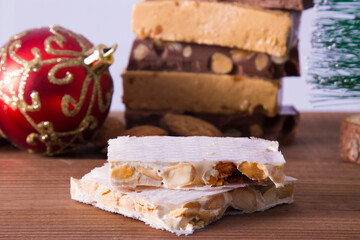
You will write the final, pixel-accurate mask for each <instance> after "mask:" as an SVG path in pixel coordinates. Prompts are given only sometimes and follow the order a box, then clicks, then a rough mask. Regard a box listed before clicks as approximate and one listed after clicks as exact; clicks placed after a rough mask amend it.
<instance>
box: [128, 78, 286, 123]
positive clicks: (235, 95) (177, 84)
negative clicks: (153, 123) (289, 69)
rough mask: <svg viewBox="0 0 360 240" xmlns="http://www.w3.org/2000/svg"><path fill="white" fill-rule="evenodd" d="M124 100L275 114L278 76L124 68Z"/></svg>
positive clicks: (138, 105) (146, 106) (140, 105)
mask: <svg viewBox="0 0 360 240" xmlns="http://www.w3.org/2000/svg"><path fill="white" fill-rule="evenodd" d="M122 78H123V88H124V95H123V102H124V103H125V105H126V106H127V107H129V108H132V109H142V110H169V109H170V110H179V111H191V112H199V113H201V112H204V113H225V114H232V113H244V114H248V115H252V114H253V113H255V112H256V113H262V114H265V115H266V116H269V117H273V116H275V115H276V114H277V100H278V94H279V89H280V80H268V79H262V78H256V77H242V76H231V75H221V74H200V73H184V72H152V71H126V72H125V73H123V75H122Z"/></svg>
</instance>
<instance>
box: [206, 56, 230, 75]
mask: <svg viewBox="0 0 360 240" xmlns="http://www.w3.org/2000/svg"><path fill="white" fill-rule="evenodd" d="M232 69H233V62H232V60H231V59H230V58H229V57H227V56H226V55H224V54H221V53H215V54H214V55H213V56H212V58H211V70H212V71H213V72H214V73H220V74H226V73H229V72H231V70H232Z"/></svg>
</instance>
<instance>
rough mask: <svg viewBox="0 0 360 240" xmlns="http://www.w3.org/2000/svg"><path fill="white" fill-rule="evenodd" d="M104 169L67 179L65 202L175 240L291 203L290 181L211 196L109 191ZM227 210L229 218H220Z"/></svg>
mask: <svg viewBox="0 0 360 240" xmlns="http://www.w3.org/2000/svg"><path fill="white" fill-rule="evenodd" d="M108 171H109V168H108V166H107V165H105V166H103V167H100V168H95V169H94V170H92V171H91V172H90V173H88V174H86V175H85V176H84V177H83V178H82V179H80V180H78V179H74V178H71V198H72V199H74V200H77V201H79V202H83V203H87V204H91V205H94V206H95V207H98V208H100V209H103V210H106V211H109V212H114V213H119V214H122V215H124V216H127V217H132V218H135V219H139V220H141V221H144V222H145V223H147V224H149V225H150V226H151V227H153V228H157V229H163V230H167V231H170V232H172V233H176V234H177V235H182V234H185V235H188V234H191V233H193V231H194V230H195V229H199V228H203V227H204V226H205V225H207V224H209V223H211V222H213V221H215V220H218V219H219V218H221V217H222V216H223V215H224V214H227V213H231V214H240V213H250V212H255V211H264V210H266V209H268V208H270V207H274V206H276V205H279V204H285V203H291V202H293V192H294V189H295V179H293V178H290V177H286V178H285V181H284V184H283V185H284V186H283V187H280V188H276V187H275V186H274V185H273V184H272V183H271V182H270V183H268V184H266V185H247V184H244V185H243V186H241V187H236V188H221V189H216V190H214V189H213V190H207V191H206V190H186V191H182V190H173V189H164V188H151V187H150V188H149V187H148V188H138V189H136V190H129V189H118V188H113V187H112V186H111V185H110V183H109V178H108ZM230 207H232V209H235V210H231V212H226V210H227V209H228V208H230Z"/></svg>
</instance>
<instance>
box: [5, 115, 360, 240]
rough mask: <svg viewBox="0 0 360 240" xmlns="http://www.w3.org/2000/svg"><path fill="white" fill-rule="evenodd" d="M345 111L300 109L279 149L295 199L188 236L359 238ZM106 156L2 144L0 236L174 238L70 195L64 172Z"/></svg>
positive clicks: (356, 177) (358, 200) (359, 204)
mask: <svg viewBox="0 0 360 240" xmlns="http://www.w3.org/2000/svg"><path fill="white" fill-rule="evenodd" d="M347 115H348V114H339V113H302V120H301V121H302V122H301V126H300V129H299V132H298V136H297V139H296V141H295V143H294V144H293V145H292V146H290V147H284V148H282V151H283V154H284V155H285V158H286V160H287V164H286V167H285V170H286V173H287V174H288V175H290V176H293V177H296V178H298V179H299V182H298V185H297V189H296V192H295V202H294V203H293V204H291V205H283V206H279V207H275V208H272V209H270V210H268V211H265V212H260V213H254V214H245V215H238V216H226V217H224V218H223V219H221V220H219V221H217V222H215V223H213V224H211V225H209V226H207V227H206V228H204V229H201V230H198V231H196V232H195V234H194V235H191V236H188V237H186V238H189V239H191V238H203V239H225V238H227V239H230V238H234V239H235V238H236V239H360V165H355V164H352V163H346V162H343V161H342V160H341V158H340V157H339V128H340V123H341V120H342V119H343V118H344V117H345V116H347ZM105 160H106V156H104V155H102V154H100V153H99V151H98V150H97V149H95V148H93V147H86V148H85V149H83V150H81V151H78V152H76V153H73V154H68V155H65V156H61V157H55V158H50V157H44V156H39V155H35V154H29V153H26V152H24V151H21V150H17V149H15V148H14V147H12V146H9V145H6V144H2V145H0V239H140V238H143V239H144V238H151V239H168V238H178V237H177V236H176V235H174V234H171V233H168V232H165V231H161V230H156V229H152V228H150V227H148V226H147V225H145V224H144V223H143V222H140V221H138V220H133V219H130V218H126V217H123V216H121V215H117V214H112V213H108V212H105V211H102V210H100V209H97V208H94V207H92V206H89V205H85V204H82V203H78V202H76V201H72V200H71V199H70V193H69V187H70V186H69V179H70V176H73V177H77V178H80V177H81V176H82V175H84V174H85V173H87V172H89V171H90V170H91V169H93V168H94V167H97V166H101V165H102V164H103V163H104V162H105ZM184 238H185V237H184Z"/></svg>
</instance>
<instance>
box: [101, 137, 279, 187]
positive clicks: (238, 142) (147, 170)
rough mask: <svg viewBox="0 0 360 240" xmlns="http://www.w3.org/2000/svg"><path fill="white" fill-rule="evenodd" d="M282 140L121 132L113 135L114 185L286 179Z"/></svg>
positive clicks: (110, 151)
mask: <svg viewBox="0 0 360 240" xmlns="http://www.w3.org/2000/svg"><path fill="white" fill-rule="evenodd" d="M278 148H279V144H278V142H274V141H268V140H263V139H257V138H251V139H250V138H223V137H166V136H162V137H158V136H153V137H141V138H139V137H118V138H116V139H111V140H109V147H108V162H109V163H110V182H111V184H112V185H113V186H115V187H127V188H135V187H136V186H153V187H162V188H171V189H184V188H187V189H205V187H207V188H211V187H214V186H229V184H230V185H235V184H236V185H239V184H248V183H256V184H257V183H268V182H273V183H274V184H275V185H276V186H277V187H281V186H283V183H284V177H285V175H284V172H283V169H284V164H285V159H284V157H283V155H282V154H281V152H280V151H279V149H278Z"/></svg>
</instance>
